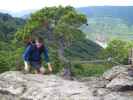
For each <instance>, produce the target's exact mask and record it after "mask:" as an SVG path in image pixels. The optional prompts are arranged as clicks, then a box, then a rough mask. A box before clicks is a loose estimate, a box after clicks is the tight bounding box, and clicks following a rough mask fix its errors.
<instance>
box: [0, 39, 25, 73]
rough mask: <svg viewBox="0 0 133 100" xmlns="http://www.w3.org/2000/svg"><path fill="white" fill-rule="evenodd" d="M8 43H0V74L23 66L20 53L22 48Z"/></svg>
mask: <svg viewBox="0 0 133 100" xmlns="http://www.w3.org/2000/svg"><path fill="white" fill-rule="evenodd" d="M9 43H10V42H8V43H5V42H1V41H0V47H1V50H0V69H1V70H0V73H1V72H4V71H8V70H16V69H21V67H22V65H23V61H22V52H23V50H24V48H23V47H21V48H20V47H15V46H14V45H12V44H11V43H10V44H9Z"/></svg>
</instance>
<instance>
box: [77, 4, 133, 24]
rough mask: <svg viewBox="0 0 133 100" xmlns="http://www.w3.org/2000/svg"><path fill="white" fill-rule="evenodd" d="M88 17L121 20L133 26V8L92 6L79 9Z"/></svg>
mask: <svg viewBox="0 0 133 100" xmlns="http://www.w3.org/2000/svg"><path fill="white" fill-rule="evenodd" d="M77 10H78V11H79V12H82V13H84V14H85V15H87V16H88V17H113V18H120V19H123V20H125V21H128V23H129V24H133V6H91V7H81V8H77Z"/></svg>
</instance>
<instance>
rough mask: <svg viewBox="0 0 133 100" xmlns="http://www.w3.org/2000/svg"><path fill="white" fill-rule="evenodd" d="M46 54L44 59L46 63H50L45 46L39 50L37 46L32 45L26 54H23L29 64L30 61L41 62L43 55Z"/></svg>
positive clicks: (28, 47)
mask: <svg viewBox="0 0 133 100" xmlns="http://www.w3.org/2000/svg"><path fill="white" fill-rule="evenodd" d="M42 53H43V54H44V58H45V60H46V62H49V57H48V50H47V48H45V47H44V46H43V48H41V49H40V48H37V47H36V46H35V45H33V44H30V45H28V46H27V48H26V50H25V52H24V54H23V59H24V60H25V61H27V62H30V61H37V62H38V61H41V54H42Z"/></svg>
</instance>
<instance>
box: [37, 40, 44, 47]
mask: <svg viewBox="0 0 133 100" xmlns="http://www.w3.org/2000/svg"><path fill="white" fill-rule="evenodd" d="M35 44H36V46H37V48H40V47H41V46H42V43H41V42H39V41H38V40H36V41H35Z"/></svg>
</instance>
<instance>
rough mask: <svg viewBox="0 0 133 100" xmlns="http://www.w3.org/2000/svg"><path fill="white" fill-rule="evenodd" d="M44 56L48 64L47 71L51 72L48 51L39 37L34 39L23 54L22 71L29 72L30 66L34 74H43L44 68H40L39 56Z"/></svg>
mask: <svg viewBox="0 0 133 100" xmlns="http://www.w3.org/2000/svg"><path fill="white" fill-rule="evenodd" d="M42 53H43V54H44V57H45V60H46V62H47V64H48V69H49V71H50V72H52V67H51V64H50V63H49V57H48V50H47V48H46V47H45V45H44V44H43V39H42V38H41V37H36V38H35V40H34V41H32V42H30V43H28V46H27V48H26V50H25V52H24V54H23V59H24V64H25V67H24V70H25V71H26V72H29V71H30V66H31V67H32V68H33V69H34V70H35V73H38V74H44V73H45V72H46V71H45V68H44V67H43V66H42V61H41V60H42V59H41V55H42Z"/></svg>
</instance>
